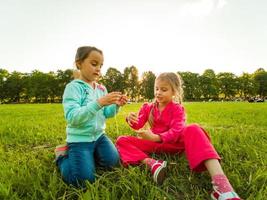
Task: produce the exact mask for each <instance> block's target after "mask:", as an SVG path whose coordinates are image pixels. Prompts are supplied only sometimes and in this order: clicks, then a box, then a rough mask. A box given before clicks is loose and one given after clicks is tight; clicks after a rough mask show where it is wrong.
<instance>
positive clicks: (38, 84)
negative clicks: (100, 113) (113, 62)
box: [0, 66, 267, 103]
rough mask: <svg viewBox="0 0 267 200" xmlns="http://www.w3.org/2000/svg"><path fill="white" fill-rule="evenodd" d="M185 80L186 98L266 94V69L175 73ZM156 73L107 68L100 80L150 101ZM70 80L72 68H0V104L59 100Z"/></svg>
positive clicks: (135, 96) (109, 87) (133, 69)
mask: <svg viewBox="0 0 267 200" xmlns="http://www.w3.org/2000/svg"><path fill="white" fill-rule="evenodd" d="M178 73H179V74H180V76H181V77H182V79H183V82H184V97H185V100H189V101H199V100H208V99H213V100H218V99H229V100H231V99H234V98H242V99H248V98H251V97H255V96H259V97H261V98H266V96H267V72H266V71H265V70H264V69H263V68H259V69H258V70H256V71H255V72H254V73H253V74H248V73H243V74H242V75H241V76H236V75H235V74H233V73H229V72H221V73H219V74H215V72H214V71H213V70H212V69H207V70H205V71H204V73H203V74H202V75H199V74H198V73H192V72H178ZM155 79H156V76H155V74H154V73H153V72H152V71H148V72H144V73H143V74H142V76H141V79H140V80H139V76H138V69H137V68H136V67H135V66H131V67H126V68H125V69H124V71H123V73H121V72H120V71H119V70H117V69H116V68H109V69H108V70H107V72H106V73H105V74H104V75H103V76H102V78H101V79H100V82H101V83H102V84H104V85H105V86H106V88H107V90H108V91H109V92H111V91H120V92H122V93H124V94H126V95H127V96H128V98H130V100H133V101H137V100H148V101H150V100H152V99H153V98H154V81H155ZM71 80H73V71H72V70H70V69H68V70H65V71H62V70H58V71H57V72H48V73H43V72H41V71H38V70H34V71H32V72H31V73H20V72H16V71H14V72H12V73H9V72H8V71H7V70H5V69H0V103H11V102H16V103H22V102H29V103H35V102H40V103H45V102H61V100H62V94H63V92H64V88H65V86H66V84H67V83H69V82H70V81H71Z"/></svg>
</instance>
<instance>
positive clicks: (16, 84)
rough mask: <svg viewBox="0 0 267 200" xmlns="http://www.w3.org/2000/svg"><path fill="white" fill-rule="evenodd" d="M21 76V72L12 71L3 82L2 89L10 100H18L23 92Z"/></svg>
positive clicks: (17, 101)
mask: <svg viewBox="0 0 267 200" xmlns="http://www.w3.org/2000/svg"><path fill="white" fill-rule="evenodd" d="M23 76H24V74H23V73H21V72H16V71H14V72H12V73H11V74H10V75H9V76H8V77H7V79H6V81H5V84H4V90H5V93H6V96H7V98H8V100H9V101H10V102H16V103H19V102H20V98H21V95H22V92H23V82H22V77H23Z"/></svg>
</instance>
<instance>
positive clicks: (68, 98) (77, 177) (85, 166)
mask: <svg viewBox="0 0 267 200" xmlns="http://www.w3.org/2000/svg"><path fill="white" fill-rule="evenodd" d="M103 61H104V59H103V53H102V51H101V50H99V49H97V48H95V47H90V46H83V47H79V48H78V49H77V53H76V57H75V64H76V66H77V68H78V70H79V76H78V78H77V79H75V80H73V81H71V82H70V83H69V84H67V86H66V88H65V91H64V95H63V107H64V115H65V118H66V120H67V128H66V130H67V145H60V146H58V147H57V148H56V149H55V153H56V163H57V166H58V167H59V170H60V172H61V175H62V177H63V180H64V181H65V182H66V183H68V184H71V185H73V186H76V187H84V186H85V181H90V182H94V181H95V173H96V166H100V167H104V168H111V167H113V166H115V165H117V164H118V163H119V155H118V152H117V150H116V148H115V146H114V144H113V143H112V142H111V140H110V139H109V138H108V137H107V135H106V134H105V121H106V118H109V117H113V116H115V115H116V114H117V112H118V109H119V106H123V105H124V104H125V103H126V102H127V99H126V96H124V95H122V94H121V93H120V92H111V93H107V90H106V88H105V87H104V86H103V85H100V84H98V83H97V80H98V78H99V77H100V70H101V67H102V65H103ZM76 75H77V74H76Z"/></svg>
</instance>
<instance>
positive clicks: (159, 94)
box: [154, 79, 175, 106]
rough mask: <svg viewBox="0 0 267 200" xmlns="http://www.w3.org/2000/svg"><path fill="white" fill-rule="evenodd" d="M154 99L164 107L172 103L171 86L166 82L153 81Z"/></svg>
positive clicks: (172, 93)
mask: <svg viewBox="0 0 267 200" xmlns="http://www.w3.org/2000/svg"><path fill="white" fill-rule="evenodd" d="M154 94H155V98H156V101H157V102H158V103H159V104H160V105H161V106H165V105H167V104H168V103H169V102H170V101H172V96H174V95H175V94H174V92H173V90H172V87H171V85H170V84H169V83H168V82H167V81H163V80H160V79H159V80H157V79H156V81H155V91H154Z"/></svg>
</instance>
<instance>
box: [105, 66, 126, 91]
mask: <svg viewBox="0 0 267 200" xmlns="http://www.w3.org/2000/svg"><path fill="white" fill-rule="evenodd" d="M101 82H103V84H104V85H105V86H106V88H107V90H108V92H113V91H117V92H123V75H122V73H121V72H120V71H119V70H117V69H116V68H112V67H110V68H108V70H107V72H106V74H105V76H103V79H102V81H101Z"/></svg>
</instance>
